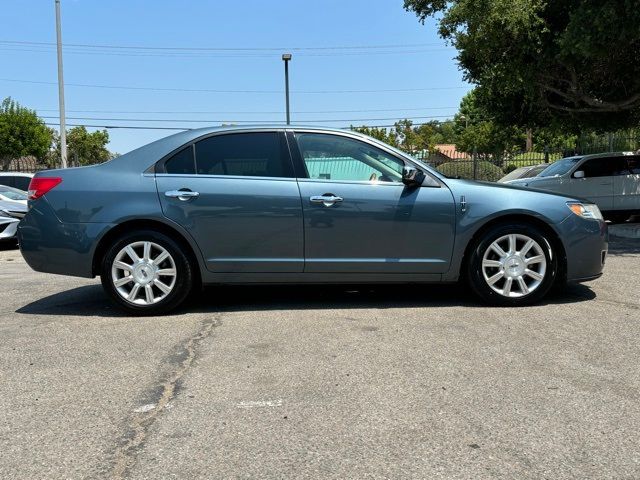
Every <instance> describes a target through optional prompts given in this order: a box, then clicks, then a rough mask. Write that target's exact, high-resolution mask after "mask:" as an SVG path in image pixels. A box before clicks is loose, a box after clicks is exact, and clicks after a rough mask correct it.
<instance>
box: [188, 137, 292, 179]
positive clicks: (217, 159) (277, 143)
mask: <svg viewBox="0 0 640 480" xmlns="http://www.w3.org/2000/svg"><path fill="white" fill-rule="evenodd" d="M196 165H197V169H198V173H199V174H203V175H239V176H244V177H292V176H293V172H292V169H291V161H290V160H289V157H288V153H287V152H286V151H285V146H284V144H281V136H280V134H279V133H277V132H260V133H233V134H226V135H216V136H213V137H209V138H205V139H204V140H201V141H199V142H198V143H196Z"/></svg>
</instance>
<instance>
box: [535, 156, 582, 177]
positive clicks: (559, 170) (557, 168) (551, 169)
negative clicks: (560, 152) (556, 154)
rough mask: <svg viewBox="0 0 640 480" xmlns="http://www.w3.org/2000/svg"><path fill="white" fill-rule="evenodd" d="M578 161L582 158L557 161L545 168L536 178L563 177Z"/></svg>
mask: <svg viewBox="0 0 640 480" xmlns="http://www.w3.org/2000/svg"><path fill="white" fill-rule="evenodd" d="M580 160H582V157H569V158H563V159H562V160H558V161H557V162H556V163H553V164H551V165H549V166H548V167H547V168H545V169H544V170H543V171H542V172H541V173H540V174H539V175H538V177H559V176H560V175H564V174H565V173H567V172H568V171H569V170H571V169H572V168H573V166H574V165H575V164H576V163H578V162H579V161H580Z"/></svg>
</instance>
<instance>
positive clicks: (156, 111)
mask: <svg viewBox="0 0 640 480" xmlns="http://www.w3.org/2000/svg"><path fill="white" fill-rule="evenodd" d="M452 109H456V110H457V109H458V107H410V108H402V107H400V108H373V109H364V110H362V109H361V110H298V111H294V112H291V113H295V114H296V115H299V114H307V113H365V112H403V111H422V110H452ZM35 110H36V111H38V112H58V110H57V109H53V108H49V109H47V108H36V109H35ZM67 112H70V113H117V114H138V113H143V114H146V113H151V114H174V115H175V114H185V115H205V114H206V115H211V114H213V115H215V114H236V115H240V114H255V115H259V114H265V115H266V114H271V115H274V114H281V113H282V111H281V110H271V111H267V110H259V111H246V110H244V111H223V110H219V111H185V110H178V111H176V110H173V111H168V110H155V111H154V110H67Z"/></svg>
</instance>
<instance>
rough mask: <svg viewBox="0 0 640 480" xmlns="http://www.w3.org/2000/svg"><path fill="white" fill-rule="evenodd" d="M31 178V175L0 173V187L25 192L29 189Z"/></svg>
mask: <svg viewBox="0 0 640 480" xmlns="http://www.w3.org/2000/svg"><path fill="white" fill-rule="evenodd" d="M32 178H33V173H22V172H0V185H6V186H7V187H14V188H18V189H20V190H24V191H26V190H28V189H29V182H30V181H31V179H32Z"/></svg>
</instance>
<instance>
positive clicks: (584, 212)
mask: <svg viewBox="0 0 640 480" xmlns="http://www.w3.org/2000/svg"><path fill="white" fill-rule="evenodd" d="M567 207H569V210H571V211H572V212H573V213H575V214H576V215H578V216H579V217H582V218H588V219H590V220H602V219H603V218H602V213H601V212H600V209H599V208H598V206H597V205H595V204H593V203H579V202H567Z"/></svg>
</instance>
